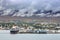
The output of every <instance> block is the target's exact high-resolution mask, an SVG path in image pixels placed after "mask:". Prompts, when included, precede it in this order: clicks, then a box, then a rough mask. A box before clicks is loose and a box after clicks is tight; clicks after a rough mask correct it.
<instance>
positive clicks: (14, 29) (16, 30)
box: [10, 26, 19, 34]
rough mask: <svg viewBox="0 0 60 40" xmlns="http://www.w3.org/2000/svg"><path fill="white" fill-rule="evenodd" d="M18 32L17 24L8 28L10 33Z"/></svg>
mask: <svg viewBox="0 0 60 40" xmlns="http://www.w3.org/2000/svg"><path fill="white" fill-rule="evenodd" d="M18 32H19V27H18V26H13V27H12V28H11V29H10V33H11V34H17V33H18Z"/></svg>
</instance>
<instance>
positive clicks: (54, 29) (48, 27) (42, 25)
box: [0, 21, 60, 34]
mask: <svg viewBox="0 0 60 40" xmlns="http://www.w3.org/2000/svg"><path fill="white" fill-rule="evenodd" d="M13 25H15V26H18V27H19V33H42V34H55V33H57V34H58V33H60V23H48V22H39V21H31V22H29V21H28V22H23V21H10V22H8V23H0V30H10V29H11V28H12V27H13Z"/></svg>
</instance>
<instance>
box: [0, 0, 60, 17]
mask: <svg viewBox="0 0 60 40" xmlns="http://www.w3.org/2000/svg"><path fill="white" fill-rule="evenodd" d="M0 16H21V17H32V16H34V17H60V0H51V1H50V0H29V1H28V0H0Z"/></svg>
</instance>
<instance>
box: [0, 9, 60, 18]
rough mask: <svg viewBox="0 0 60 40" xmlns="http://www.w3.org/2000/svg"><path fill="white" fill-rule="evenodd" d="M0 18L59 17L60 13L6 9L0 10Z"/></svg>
mask: <svg viewBox="0 0 60 40" xmlns="http://www.w3.org/2000/svg"><path fill="white" fill-rule="evenodd" d="M0 16H21V17H31V16H39V17H60V11H53V10H37V9H22V10H16V9H13V10H12V9H7V10H0Z"/></svg>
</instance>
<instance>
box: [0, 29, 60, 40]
mask: <svg viewBox="0 0 60 40" xmlns="http://www.w3.org/2000/svg"><path fill="white" fill-rule="evenodd" d="M0 40H60V34H10V32H9V30H0Z"/></svg>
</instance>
